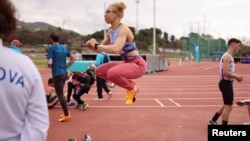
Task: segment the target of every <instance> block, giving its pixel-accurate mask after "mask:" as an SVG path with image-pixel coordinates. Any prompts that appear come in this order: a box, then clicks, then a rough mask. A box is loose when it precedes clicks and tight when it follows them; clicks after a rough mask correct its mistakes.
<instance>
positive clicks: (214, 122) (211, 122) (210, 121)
mask: <svg viewBox="0 0 250 141" xmlns="http://www.w3.org/2000/svg"><path fill="white" fill-rule="evenodd" d="M209 124H210V125H218V123H217V122H216V121H213V120H209Z"/></svg>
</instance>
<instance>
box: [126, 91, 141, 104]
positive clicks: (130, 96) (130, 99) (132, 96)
mask: <svg viewBox="0 0 250 141" xmlns="http://www.w3.org/2000/svg"><path fill="white" fill-rule="evenodd" d="M138 92H139V88H137V87H135V90H127V95H126V102H125V104H126V105H132V104H133V103H134V102H135V100H136V94H137V93H138Z"/></svg>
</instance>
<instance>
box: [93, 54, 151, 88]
mask: <svg viewBox="0 0 250 141" xmlns="http://www.w3.org/2000/svg"><path fill="white" fill-rule="evenodd" d="M146 69H147V63H146V62H145V60H144V59H143V58H142V57H138V58H136V59H133V60H126V61H118V62H109V63H105V64H102V65H101V66H99V67H97V68H96V75H97V76H98V77H100V78H103V79H106V80H109V81H112V82H113V83H115V84H116V85H118V86H120V87H122V88H124V89H127V90H132V89H133V88H134V85H133V84H131V82H130V79H137V78H140V77H141V76H142V75H144V74H145V72H146Z"/></svg>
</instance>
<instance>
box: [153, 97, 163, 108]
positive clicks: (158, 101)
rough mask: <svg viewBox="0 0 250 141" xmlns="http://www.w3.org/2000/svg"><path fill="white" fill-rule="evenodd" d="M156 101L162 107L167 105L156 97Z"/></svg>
mask: <svg viewBox="0 0 250 141" xmlns="http://www.w3.org/2000/svg"><path fill="white" fill-rule="evenodd" d="M155 101H156V102H157V103H158V104H159V105H161V107H165V105H164V104H162V103H161V102H160V100H158V99H157V98H156V99H155Z"/></svg>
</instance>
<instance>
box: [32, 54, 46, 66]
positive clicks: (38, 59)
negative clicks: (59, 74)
mask: <svg viewBox="0 0 250 141" xmlns="http://www.w3.org/2000/svg"><path fill="white" fill-rule="evenodd" d="M31 59H32V61H33V62H34V63H35V65H36V67H37V68H39V69H41V68H46V67H47V59H46V58H45V57H44V56H35V57H31Z"/></svg>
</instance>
